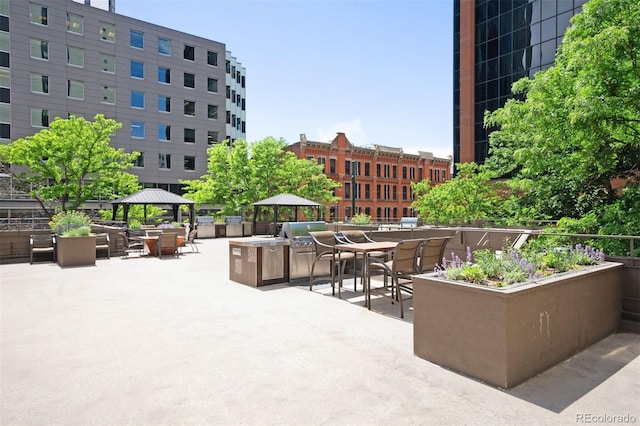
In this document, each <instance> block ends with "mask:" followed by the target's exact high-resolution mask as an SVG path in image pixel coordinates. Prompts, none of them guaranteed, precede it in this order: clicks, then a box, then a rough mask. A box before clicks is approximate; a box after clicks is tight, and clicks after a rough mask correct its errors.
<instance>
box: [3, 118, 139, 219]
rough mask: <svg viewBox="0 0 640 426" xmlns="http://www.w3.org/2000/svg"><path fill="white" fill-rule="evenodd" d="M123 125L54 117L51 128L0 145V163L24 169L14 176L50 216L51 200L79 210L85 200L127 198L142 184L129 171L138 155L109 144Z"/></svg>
mask: <svg viewBox="0 0 640 426" xmlns="http://www.w3.org/2000/svg"><path fill="white" fill-rule="evenodd" d="M121 126H122V125H121V124H120V123H118V122H116V121H115V120H111V119H106V118H105V117H104V116H103V115H101V114H98V115H96V116H95V118H94V121H93V122H90V121H87V120H85V119H84V118H82V117H75V116H71V117H70V118H69V119H66V120H65V119H61V118H56V119H55V120H54V121H53V122H52V123H51V125H50V127H49V128H48V129H43V130H41V131H39V132H38V133H36V134H34V135H33V136H27V137H25V138H22V139H18V140H16V141H14V142H12V143H10V144H7V145H3V146H2V147H0V161H4V162H9V163H11V164H12V166H24V167H26V170H23V171H19V172H12V173H13V174H14V177H15V178H16V179H17V180H18V181H19V182H20V183H22V184H23V186H24V187H26V188H29V191H30V195H31V196H32V197H33V198H35V199H36V200H37V201H38V202H39V203H40V205H41V206H42V208H43V209H44V211H45V212H46V213H47V214H49V215H50V216H51V214H52V212H51V211H49V209H48V208H47V205H48V204H49V203H51V202H59V203H61V206H62V210H67V209H72V210H76V209H78V208H79V207H80V206H81V205H82V204H83V203H84V202H85V201H87V200H90V199H93V198H100V197H102V198H104V197H107V198H111V197H114V196H118V195H123V194H128V193H130V192H132V191H134V190H136V189H137V187H138V186H139V185H138V179H137V177H136V176H135V175H132V174H130V173H126V172H125V170H126V169H127V168H129V167H131V165H132V162H133V161H134V160H135V158H136V157H137V156H138V153H131V154H127V153H125V152H124V151H123V150H121V149H115V148H113V147H111V146H110V145H109V140H110V137H111V134H113V133H114V132H115V131H116V130H118V129H119V128H120V127H121Z"/></svg>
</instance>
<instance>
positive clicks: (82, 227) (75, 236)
mask: <svg viewBox="0 0 640 426" xmlns="http://www.w3.org/2000/svg"><path fill="white" fill-rule="evenodd" d="M49 227H50V228H51V230H52V231H53V232H54V233H55V234H56V257H57V259H58V264H59V265H60V266H63V267H64V266H86V265H95V263H96V236H95V235H92V234H91V218H89V216H87V215H86V214H84V213H82V212H79V211H76V210H67V211H62V212H60V213H58V214H56V215H55V216H53V217H52V218H51V221H50V222H49Z"/></svg>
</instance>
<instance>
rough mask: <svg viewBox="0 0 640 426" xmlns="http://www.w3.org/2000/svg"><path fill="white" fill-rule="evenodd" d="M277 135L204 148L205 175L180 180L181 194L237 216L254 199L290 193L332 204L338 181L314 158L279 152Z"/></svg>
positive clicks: (279, 141) (224, 212)
mask: <svg viewBox="0 0 640 426" xmlns="http://www.w3.org/2000/svg"><path fill="white" fill-rule="evenodd" d="M285 146H286V143H285V142H284V140H282V139H275V138H272V137H267V138H265V139H263V140H261V141H257V142H254V143H252V144H251V145H249V144H248V143H247V142H246V141H244V140H237V141H235V142H234V143H233V147H232V148H229V143H228V141H225V142H222V143H220V144H216V145H214V146H212V147H211V148H209V150H208V155H209V162H208V171H207V174H206V175H204V176H202V177H201V178H200V179H195V180H183V181H180V182H181V183H182V184H184V185H185V190H186V194H185V195H186V196H187V197H189V198H191V199H192V200H194V201H195V202H196V203H198V204H212V205H222V206H223V208H222V214H241V213H242V212H243V211H244V209H245V208H247V207H249V206H251V204H253V203H255V202H256V201H260V200H263V199H265V198H268V197H272V196H274V195H278V194H280V193H292V194H296V195H298V196H300V197H304V198H307V199H310V200H313V201H315V202H318V203H321V204H328V203H332V202H335V201H336V200H337V198H336V197H334V196H333V195H332V189H333V188H335V187H337V186H338V185H339V184H338V183H336V182H334V181H332V180H331V179H329V178H327V177H326V175H325V174H324V173H323V168H322V166H320V165H317V164H316V163H315V162H313V161H309V160H301V159H298V158H297V157H296V156H295V154H293V153H291V152H286V151H284V148H285Z"/></svg>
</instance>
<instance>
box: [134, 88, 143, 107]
mask: <svg viewBox="0 0 640 426" xmlns="http://www.w3.org/2000/svg"><path fill="white" fill-rule="evenodd" d="M131 106H132V107H133V108H144V92H137V91H135V90H132V91H131Z"/></svg>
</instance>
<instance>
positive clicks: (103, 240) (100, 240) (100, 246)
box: [96, 232, 111, 259]
mask: <svg viewBox="0 0 640 426" xmlns="http://www.w3.org/2000/svg"><path fill="white" fill-rule="evenodd" d="M110 243H111V239H110V238H109V234H108V233H106V232H105V233H101V234H96V255H97V254H98V252H99V251H106V252H107V259H111V245H110Z"/></svg>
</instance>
